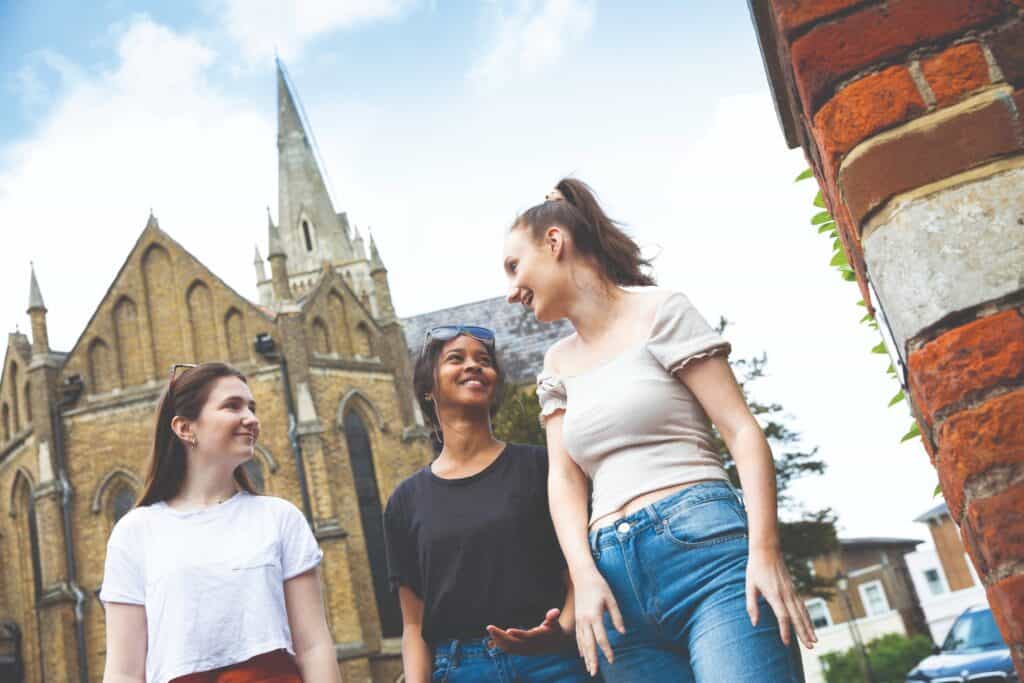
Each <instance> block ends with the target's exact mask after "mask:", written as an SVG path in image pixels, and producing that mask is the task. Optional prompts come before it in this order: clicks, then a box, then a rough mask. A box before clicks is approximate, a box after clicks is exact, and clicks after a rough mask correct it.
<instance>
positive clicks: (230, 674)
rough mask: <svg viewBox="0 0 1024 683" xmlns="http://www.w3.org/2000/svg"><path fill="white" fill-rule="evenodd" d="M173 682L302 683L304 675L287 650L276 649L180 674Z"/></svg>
mask: <svg viewBox="0 0 1024 683" xmlns="http://www.w3.org/2000/svg"><path fill="white" fill-rule="evenodd" d="M171 683H302V677H301V676H300V675H299V667H298V666H296V665H295V658H294V657H292V656H291V655H290V654H288V651H287V650H274V651H273V652H266V653H264V654H262V655H257V656H256V657H253V658H252V659H248V660H246V661H244V662H241V663H239V664H232V665H231V666H225V667H223V668H220V669H214V670H213V671H203V672H200V673H195V674H189V675H187V676H179V677H178V678H175V679H174V680H173V681H171Z"/></svg>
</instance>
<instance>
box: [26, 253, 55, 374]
mask: <svg viewBox="0 0 1024 683" xmlns="http://www.w3.org/2000/svg"><path fill="white" fill-rule="evenodd" d="M29 267H30V268H31V270H32V275H31V279H30V280H29V285H28V311H27V313H28V317H29V318H30V319H31V320H32V355H36V354H47V353H49V352H50V335H49V331H48V330H47V327H46V305H45V304H44V303H43V293H42V292H41V291H40V289H39V281H38V280H36V266H35V264H34V263H31V262H30V263H29Z"/></svg>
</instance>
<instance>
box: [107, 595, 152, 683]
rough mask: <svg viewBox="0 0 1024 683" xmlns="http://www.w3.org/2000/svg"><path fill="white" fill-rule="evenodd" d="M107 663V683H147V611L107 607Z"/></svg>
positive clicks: (122, 605)
mask: <svg viewBox="0 0 1024 683" xmlns="http://www.w3.org/2000/svg"><path fill="white" fill-rule="evenodd" d="M106 617H107V661H106V664H105V665H104V667H103V683H144V681H145V680H146V652H147V648H148V645H147V634H146V608H145V607H144V606H142V605H129V604H125V603H120V602H108V603H106Z"/></svg>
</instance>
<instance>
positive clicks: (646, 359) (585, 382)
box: [537, 292, 731, 522]
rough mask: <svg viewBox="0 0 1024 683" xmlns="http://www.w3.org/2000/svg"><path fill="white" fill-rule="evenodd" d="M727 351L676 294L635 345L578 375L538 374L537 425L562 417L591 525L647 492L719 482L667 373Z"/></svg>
mask: <svg viewBox="0 0 1024 683" xmlns="http://www.w3.org/2000/svg"><path fill="white" fill-rule="evenodd" d="M730 350H731V347H730V345H729V343H728V342H727V341H725V340H724V339H722V337H721V336H720V335H719V334H718V333H717V332H715V330H714V329H712V328H711V326H710V325H708V323H707V321H706V320H705V319H704V318H703V316H701V314H700V313H699V312H698V311H697V309H696V308H694V307H693V305H692V304H691V303H690V300H689V299H687V298H686V297H685V296H684V295H683V294H680V293H678V292H676V293H672V294H670V295H668V296H667V297H666V298H665V299H664V300H662V302H661V303H660V304H659V305H658V308H657V311H656V312H655V315H654V323H653V325H652V326H651V331H650V334H649V335H648V337H647V339H646V340H645V341H644V342H643V343H642V344H640V345H638V346H636V347H633V348H630V349H627V350H626V351H624V352H623V353H621V354H620V355H618V356H616V357H615V358H613V359H612V360H610V361H608V362H607V363H605V364H603V365H599V366H597V367H595V368H592V369H590V370H588V371H586V372H584V373H582V374H579V375H572V376H558V375H554V374H550V373H541V375H540V376H539V377H538V378H537V396H538V398H539V399H540V405H541V420H546V418H547V417H549V416H550V415H552V414H554V413H555V412H557V411H559V410H564V411H565V420H564V422H563V433H562V439H563V442H564V443H565V446H566V448H567V449H568V451H569V456H570V457H571V458H572V459H573V460H574V461H575V462H576V463H577V464H578V465H579V466H580V468H581V469H582V470H583V471H584V472H586V474H587V476H589V477H590V479H591V480H592V481H593V487H592V492H593V493H592V495H593V498H592V506H591V516H590V520H591V522H593V521H594V520H596V519H599V518H600V517H603V516H604V515H607V514H608V513H610V512H614V511H615V510H617V509H619V508H620V507H622V506H623V505H625V504H626V503H627V502H629V501H630V500H632V499H633V498H636V497H637V496H641V495H643V494H645V493H649V492H651V491H656V490H658V489H661V488H665V487H668V486H674V485H677V484H685V483H687V482H692V481H698V480H701V479H723V480H725V479H728V476H727V474H726V472H725V468H724V467H723V465H722V460H721V458H720V457H719V455H718V453H717V451H716V450H715V447H714V441H713V439H712V433H711V421H710V420H709V419H708V416H707V413H705V412H704V409H703V408H702V407H701V405H700V402H699V401H697V398H696V397H695V396H694V395H693V393H692V392H691V391H690V390H689V389H688V388H687V387H686V385H685V384H683V383H682V382H681V381H679V380H678V379H677V378H676V377H675V373H676V371H678V370H679V369H680V368H682V367H684V366H686V365H687V364H688V363H691V362H694V361H696V360H698V359H702V358H708V357H711V356H714V355H722V356H727V355H728V354H729V351H730Z"/></svg>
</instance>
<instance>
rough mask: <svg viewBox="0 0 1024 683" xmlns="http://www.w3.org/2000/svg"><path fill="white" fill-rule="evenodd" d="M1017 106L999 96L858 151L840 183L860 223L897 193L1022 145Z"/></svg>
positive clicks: (842, 175)
mask: <svg viewBox="0 0 1024 683" xmlns="http://www.w3.org/2000/svg"><path fill="white" fill-rule="evenodd" d="M1017 116H1018V115H1017V109H1016V108H1015V107H1014V106H1013V104H1012V102H1011V101H1010V99H1009V98H1005V97H1000V98H997V99H996V100H993V101H992V102H990V103H988V104H986V105H984V106H982V107H980V108H978V109H974V110H971V111H967V112H962V113H961V114H960V115H959V116H956V117H954V118H952V119H947V120H945V121H943V122H942V123H939V124H937V125H933V126H928V127H923V128H919V129H917V130H915V131H911V132H907V133H906V134H904V135H900V136H897V137H894V138H893V139H891V140H886V141H885V142H884V143H882V144H879V145H877V146H876V147H874V148H872V149H870V150H868V151H867V152H866V153H865V154H862V155H859V156H858V157H857V159H856V160H854V161H853V162H851V163H850V164H849V165H848V166H847V167H846V168H844V169H843V170H842V171H841V173H840V176H839V185H840V187H841V189H842V193H843V198H844V199H845V200H846V204H847V207H848V208H849V209H850V215H851V216H852V217H853V219H854V220H855V221H856V223H857V224H858V225H859V224H860V222H861V221H862V220H863V219H864V216H865V215H867V214H868V213H869V212H870V211H871V210H872V209H874V208H876V207H877V206H878V205H880V204H881V203H882V202H884V201H886V200H887V199H889V198H890V197H892V196H893V195H895V194H899V193H900V192H906V191H907V190H912V189H914V188H917V187H920V186H922V185H926V184H928V183H931V182H934V181H936V180H941V179H943V178H948V177H949V176H952V175H955V174H957V173H960V172H962V171H966V170H968V169H970V168H973V167H975V166H978V165H980V164H984V163H986V162H988V161H990V160H992V159H993V158H995V157H998V156H1002V155H1005V154H1011V153H1013V152H1016V151H1017V150H1019V149H1021V148H1022V147H1024V142H1022V140H1021V139H1020V137H1019V136H1018V135H1017V132H1016V127H1017V123H1018V121H1017Z"/></svg>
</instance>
